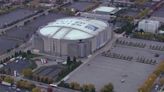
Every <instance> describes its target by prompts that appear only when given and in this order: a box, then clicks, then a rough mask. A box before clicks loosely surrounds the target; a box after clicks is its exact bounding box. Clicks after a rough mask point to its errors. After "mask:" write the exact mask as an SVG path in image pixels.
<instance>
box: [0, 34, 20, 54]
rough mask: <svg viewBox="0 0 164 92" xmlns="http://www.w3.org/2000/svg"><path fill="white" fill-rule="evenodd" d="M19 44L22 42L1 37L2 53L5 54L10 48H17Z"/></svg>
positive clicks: (0, 47) (0, 50) (0, 52)
mask: <svg viewBox="0 0 164 92" xmlns="http://www.w3.org/2000/svg"><path fill="white" fill-rule="evenodd" d="M17 44H20V42H19V41H16V40H10V39H6V38H4V37H0V54H3V53H4V52H6V51H7V50H8V49H11V48H15V46H16V45H17Z"/></svg>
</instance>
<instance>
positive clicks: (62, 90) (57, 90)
mask: <svg viewBox="0 0 164 92" xmlns="http://www.w3.org/2000/svg"><path fill="white" fill-rule="evenodd" d="M0 76H10V75H5V74H0ZM10 77H11V78H13V79H14V80H15V81H19V80H25V81H29V82H30V83H33V84H35V85H36V86H41V87H43V88H47V87H49V86H50V85H49V84H45V83H42V82H37V81H33V80H29V79H25V78H22V77H15V76H10ZM53 90H54V92H75V90H71V89H66V88H62V87H57V88H54V87H53ZM76 92H78V91H76Z"/></svg>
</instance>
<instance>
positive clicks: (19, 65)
mask: <svg viewBox="0 0 164 92" xmlns="http://www.w3.org/2000/svg"><path fill="white" fill-rule="evenodd" d="M30 66H31V62H29V61H28V60H25V59H24V60H23V59H16V60H14V61H12V62H9V63H7V65H4V69H9V68H10V70H11V75H14V71H16V72H17V73H18V74H21V73H22V70H23V69H25V68H29V67H30Z"/></svg>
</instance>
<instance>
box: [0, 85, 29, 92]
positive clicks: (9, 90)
mask: <svg viewBox="0 0 164 92" xmlns="http://www.w3.org/2000/svg"><path fill="white" fill-rule="evenodd" d="M17 90H18V89H16V88H15V87H9V86H4V85H1V84H0V91H1V92H29V91H27V90H23V89H20V91H17Z"/></svg>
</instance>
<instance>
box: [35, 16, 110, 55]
mask: <svg viewBox="0 0 164 92" xmlns="http://www.w3.org/2000/svg"><path fill="white" fill-rule="evenodd" d="M111 38H112V25H109V24H108V23H107V22H105V21H100V20H95V19H89V18H83V17H70V18H63V19H58V20H56V21H54V22H51V23H49V24H48V25H46V26H44V27H42V28H40V29H39V30H38V31H37V35H35V36H34V37H33V47H34V49H35V50H39V51H40V52H44V53H47V54H51V55H57V56H75V57H86V56H88V55H90V54H92V53H94V52H95V51H96V50H97V49H99V48H101V47H102V46H104V45H105V44H106V43H107V42H108V41H109V40H111Z"/></svg>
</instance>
